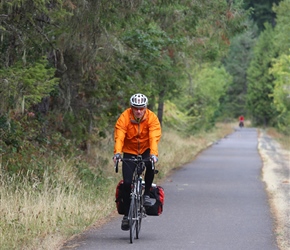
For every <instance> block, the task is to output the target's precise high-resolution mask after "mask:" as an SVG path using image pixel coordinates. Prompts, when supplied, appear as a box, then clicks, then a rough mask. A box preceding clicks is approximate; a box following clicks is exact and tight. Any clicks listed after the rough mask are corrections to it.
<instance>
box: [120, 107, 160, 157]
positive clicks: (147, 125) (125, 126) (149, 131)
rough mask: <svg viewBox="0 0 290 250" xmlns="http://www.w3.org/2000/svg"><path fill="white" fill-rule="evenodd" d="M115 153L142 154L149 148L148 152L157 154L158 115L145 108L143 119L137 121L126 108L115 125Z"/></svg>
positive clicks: (158, 138) (158, 135)
mask: <svg viewBox="0 0 290 250" xmlns="http://www.w3.org/2000/svg"><path fill="white" fill-rule="evenodd" d="M114 137H115V147H114V154H116V153H129V154H135V155H138V154H142V153H144V151H145V150H146V149H148V148H150V154H154V155H156V156H158V142H159V140H160V138H161V126H160V122H159V119H158V117H157V116H156V115H155V114H154V113H153V112H152V111H151V110H149V109H146V111H145V114H144V116H143V119H142V120H141V121H140V123H138V122H137V121H136V120H135V119H134V116H133V112H132V110H131V108H128V109H126V110H125V111H124V112H123V113H122V114H121V115H120V117H119V119H118V120H117V122H116V125H115V133H114Z"/></svg>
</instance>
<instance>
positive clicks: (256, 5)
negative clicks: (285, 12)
mask: <svg viewBox="0 0 290 250" xmlns="http://www.w3.org/2000/svg"><path fill="white" fill-rule="evenodd" d="M279 2H281V0H255V1H252V0H244V6H245V8H246V9H251V10H252V13H251V18H252V19H253V20H254V22H255V23H256V24H257V26H258V28H259V31H263V30H264V29H265V26H264V24H265V23H270V24H272V25H273V26H274V24H275V17H276V15H275V12H274V11H273V10H272V7H273V5H274V4H278V3H279Z"/></svg>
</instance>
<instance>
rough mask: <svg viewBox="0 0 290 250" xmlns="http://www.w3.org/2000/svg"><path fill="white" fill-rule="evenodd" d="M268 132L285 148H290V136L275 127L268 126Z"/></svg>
mask: <svg viewBox="0 0 290 250" xmlns="http://www.w3.org/2000/svg"><path fill="white" fill-rule="evenodd" d="M267 134H268V135H269V136H271V137H272V138H274V139H275V140H277V141H278V142H279V143H280V144H281V145H282V147H283V148H284V149H286V150H290V136H289V135H285V134H281V133H279V132H278V131H277V130H276V129H275V128H268V129H267Z"/></svg>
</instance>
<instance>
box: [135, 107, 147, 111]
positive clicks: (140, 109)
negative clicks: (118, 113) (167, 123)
mask: <svg viewBox="0 0 290 250" xmlns="http://www.w3.org/2000/svg"><path fill="white" fill-rule="evenodd" d="M132 109H133V110H135V111H138V110H139V111H143V110H145V109H146V108H136V107H132Z"/></svg>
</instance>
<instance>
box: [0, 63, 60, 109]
mask: <svg viewBox="0 0 290 250" xmlns="http://www.w3.org/2000/svg"><path fill="white" fill-rule="evenodd" d="M57 84H58V79H57V78H54V69H53V68H49V66H48V62H47V60H45V59H41V60H39V61H37V62H35V63H34V64H32V65H27V66H23V64H21V63H19V64H16V65H14V66H13V67H10V68H8V69H2V70H0V87H1V89H5V90H6V91H1V92H0V98H1V110H0V112H7V111H9V110H10V109H15V110H18V111H21V112H22V113H23V112H24V110H27V109H29V108H30V107H31V106H32V105H34V104H37V103H39V102H40V101H41V99H42V98H43V97H44V96H47V95H49V93H50V92H51V91H52V90H53V88H54V86H55V85H57ZM8 100H9V101H8ZM11 100H12V102H11Z"/></svg>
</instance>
